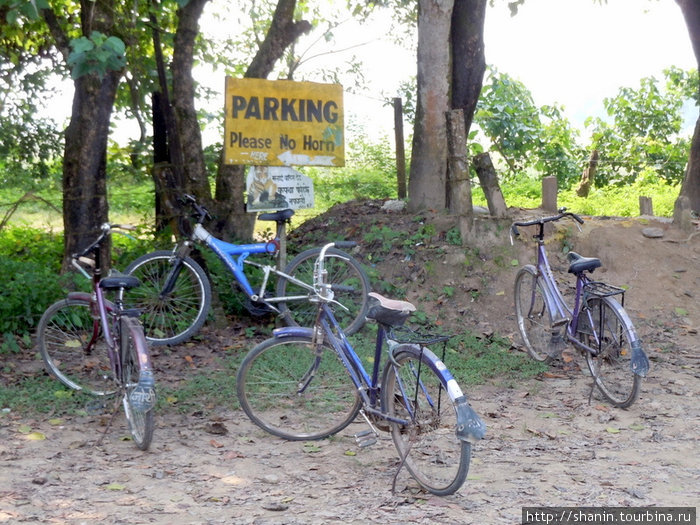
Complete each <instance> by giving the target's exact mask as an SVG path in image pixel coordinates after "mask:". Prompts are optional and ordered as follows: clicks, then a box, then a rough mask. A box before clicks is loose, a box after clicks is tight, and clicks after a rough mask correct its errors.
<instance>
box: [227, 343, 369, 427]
mask: <svg viewBox="0 0 700 525" xmlns="http://www.w3.org/2000/svg"><path fill="white" fill-rule="evenodd" d="M236 383H237V384H236V389H237V394H238V401H239V402H240V404H241V408H243V410H244V412H245V413H246V414H247V415H248V417H249V418H250V419H251V420H252V421H253V423H255V424H256V425H258V426H259V427H260V428H262V429H264V430H266V431H267V432H269V433H271V434H273V435H275V436H278V437H281V438H284V439H289V440H304V439H321V438H325V437H328V436H330V435H332V434H335V433H337V432H339V431H341V430H342V429H343V428H345V427H346V426H348V425H349V424H350V423H351V422H352V421H353V420H354V419H355V417H356V416H357V413H358V411H359V410H360V404H361V400H360V396H359V395H358V393H357V390H356V389H355V386H354V384H353V383H352V380H351V379H350V376H349V375H348V372H347V370H346V369H345V366H344V365H343V363H342V361H341V360H340V358H339V357H338V354H336V352H335V350H333V348H332V347H331V346H330V345H328V344H323V345H321V346H320V347H318V348H317V345H314V344H313V343H312V342H311V339H310V338H308V337H282V338H278V339H268V340H267V341H263V342H262V343H260V344H259V345H257V346H256V347H255V348H253V349H252V350H251V351H250V352H249V353H248V355H246V357H245V358H244V359H243V362H242V363H241V366H240V368H239V370H238V375H237V377H236Z"/></svg>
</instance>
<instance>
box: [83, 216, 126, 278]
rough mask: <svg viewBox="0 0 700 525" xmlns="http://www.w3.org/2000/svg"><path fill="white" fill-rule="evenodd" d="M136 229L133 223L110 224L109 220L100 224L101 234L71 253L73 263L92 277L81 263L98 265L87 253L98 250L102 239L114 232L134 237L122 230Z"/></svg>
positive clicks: (84, 273) (88, 276)
mask: <svg viewBox="0 0 700 525" xmlns="http://www.w3.org/2000/svg"><path fill="white" fill-rule="evenodd" d="M135 229H136V226H134V225H133V224H110V223H108V222H105V223H103V224H102V225H101V226H100V235H98V236H97V239H95V240H94V241H93V242H92V243H91V244H89V245H88V246H87V248H85V249H84V250H82V251H80V252H78V253H74V254H72V255H71V264H72V265H73V266H75V267H76V268H77V269H78V270H79V271H80V273H82V274H83V275H84V276H85V277H87V278H88V279H90V275H88V273H87V272H86V271H85V270H84V269H83V267H82V266H80V263H83V264H85V265H86V266H91V267H93V268H94V267H95V266H96V261H95V260H93V259H90V258H89V257H86V255H88V254H89V253H91V252H96V251H97V249H98V248H99V246H100V244H102V241H104V240H105V237H107V236H108V235H110V234H112V233H118V234H120V235H124V236H125V237H129V238H131V239H133V237H131V235H129V234H127V233H124V231H120V230H125V231H134V230H135Z"/></svg>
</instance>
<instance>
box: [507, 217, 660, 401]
mask: <svg viewBox="0 0 700 525" xmlns="http://www.w3.org/2000/svg"><path fill="white" fill-rule="evenodd" d="M564 218H569V219H572V220H573V221H575V224H576V225H577V227H578V228H579V230H580V229H581V228H580V226H579V224H583V222H584V221H583V219H582V218H581V217H579V216H578V215H576V214H574V213H570V212H567V211H566V208H561V209H560V210H559V212H558V214H557V215H554V216H551V217H542V218H539V219H535V220H531V221H525V222H514V223H513V224H512V226H511V243H512V242H513V237H512V236H513V235H515V236H516V237H517V236H518V235H520V232H519V231H518V227H528V226H537V233H536V234H535V235H534V236H533V238H534V239H535V240H536V241H537V244H536V254H537V263H536V264H535V265H534V266H533V265H531V264H527V265H525V266H523V267H522V268H520V270H519V271H518V273H517V275H516V277H515V294H514V300H515V314H516V318H517V322H518V329H519V331H520V335H521V336H522V339H523V342H524V343H525V347H526V348H527V351H528V353H529V354H530V356H532V357H533V358H534V359H536V360H537V361H542V362H551V361H552V360H554V359H555V358H556V357H557V356H558V355H559V354H560V353H561V351H562V350H563V348H564V346H565V345H566V343H567V342H569V343H572V344H573V345H574V346H575V347H576V348H578V349H579V350H580V351H581V352H582V353H583V354H584V356H585V359H586V363H587V365H588V369H589V371H590V373H591V376H592V377H593V385H592V386H591V393H590V395H589V402H590V399H591V397H592V395H593V391H594V389H595V388H596V387H597V388H598V389H599V390H600V392H601V393H602V394H603V396H604V397H605V399H607V400H608V401H609V402H610V403H612V404H613V405H614V406H616V407H619V408H627V407H629V406H630V405H632V403H634V401H635V400H636V399H637V397H638V395H639V390H640V385H641V381H642V378H643V377H645V376H646V374H647V372H648V370H649V360H648V358H647V356H646V354H645V353H644V350H642V343H641V341H640V340H639V338H638V336H637V333H636V331H635V329H634V326H633V324H632V321H631V319H630V317H629V315H628V314H627V312H626V311H625V309H624V293H625V290H624V289H623V288H619V287H617V286H612V285H609V284H606V283H603V282H601V281H593V280H592V279H591V278H590V277H589V276H588V275H587V274H586V272H588V273H593V271H594V270H595V269H596V268H600V267H601V266H602V263H601V261H600V259H598V258H595V257H583V256H581V255H579V254H578V253H576V252H569V253H568V254H567V259H568V262H569V267H568V273H571V274H573V275H574V276H575V277H576V293H575V298H574V303H573V308H572V307H570V306H569V305H568V304H567V303H566V301H565V300H564V297H563V295H562V293H561V291H560V290H559V288H558V286H557V282H556V280H555V278H554V275H553V273H552V270H551V267H550V265H549V261H548V259H547V252H546V249H545V245H544V233H545V231H544V230H545V224H547V223H550V222H555V221H558V220H561V219H564ZM617 297H619V298H620V301H618V300H617ZM630 375H631V377H629V376H630Z"/></svg>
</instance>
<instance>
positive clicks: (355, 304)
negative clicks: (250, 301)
mask: <svg viewBox="0 0 700 525" xmlns="http://www.w3.org/2000/svg"><path fill="white" fill-rule="evenodd" d="M320 253H321V248H312V249H310V250H306V251H304V252H301V253H300V254H299V255H297V256H296V257H295V258H294V259H293V260H292V261H291V262H290V263H289V264H288V265H287V267H286V268H285V269H284V273H285V274H287V275H289V276H291V277H294V278H296V279H298V280H299V281H301V282H303V283H307V284H309V285H311V284H313V282H314V279H313V275H314V264H315V263H316V259H318V255H319V254H320ZM325 268H326V270H327V271H328V282H329V283H330V284H331V289H332V290H333V294H334V299H335V300H336V301H338V302H339V303H340V304H341V305H343V306H344V307H345V308H347V310H346V309H345V308H342V307H340V306H338V305H334V304H331V305H330V306H331V308H332V309H333V315H335V318H336V319H337V320H338V323H339V324H340V326H341V327H342V329H343V332H345V334H346V335H351V334H354V333H355V332H357V331H358V330H360V328H362V327H363V326H364V324H365V314H366V313H367V303H368V302H369V298H368V296H367V294H368V293H369V292H370V285H369V278H368V277H367V274H366V273H365V271H364V270H363V269H362V265H361V264H360V263H359V262H358V261H357V260H355V259H354V258H353V257H352V256H350V255H349V254H347V253H345V252H343V251H341V250H338V249H335V248H332V249H330V250H328V251H327V252H326V260H325ZM309 295H310V292H309V290H308V289H306V288H304V287H302V286H299V285H298V284H294V283H293V282H291V281H289V279H287V278H286V277H284V276H280V277H279V280H278V281H277V296H278V297H287V298H289V297H294V296H296V297H297V299H293V300H292V299H288V300H287V301H285V302H281V303H279V310H280V314H281V316H282V319H283V321H284V322H285V323H286V324H287V325H289V326H312V325H313V323H314V320H315V319H316V314H317V312H318V308H317V307H316V305H315V304H314V303H311V302H309Z"/></svg>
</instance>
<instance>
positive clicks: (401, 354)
mask: <svg viewBox="0 0 700 525" xmlns="http://www.w3.org/2000/svg"><path fill="white" fill-rule="evenodd" d="M394 359H395V360H396V362H397V363H398V367H397V366H394V365H392V364H391V363H389V364H387V366H386V367H385V369H384V377H383V379H382V403H383V406H384V410H385V411H386V413H387V414H388V415H389V416H392V417H397V418H401V419H405V420H408V421H410V423H409V424H407V425H400V424H398V423H392V424H391V436H392V438H393V440H394V445H396V449H397V450H398V452H399V457H401V458H402V459H403V458H405V461H404V465H405V466H406V468H407V469H408V471H409V472H410V473H411V475H412V476H413V477H414V478H415V480H416V481H417V482H418V483H419V484H420V486H421V487H423V488H424V489H425V490H427V491H429V492H431V493H433V494H436V495H439V496H446V495H448V494H453V493H454V492H456V491H457V490H458V489H459V488H460V487H461V486H462V484H463V483H464V480H465V479H466V478H467V473H468V471H469V462H470V460H471V445H470V444H469V443H467V442H465V441H462V440H461V439H459V438H458V437H457V435H456V431H457V410H456V408H455V406H454V403H453V402H452V400H451V399H450V397H449V396H448V394H447V390H446V388H447V385H446V384H445V383H444V381H443V379H442V377H441V376H440V375H439V373H438V372H437V371H436V370H435V369H434V368H433V366H432V365H433V363H432V362H431V360H430V359H429V358H428V357H427V356H426V355H424V354H423V353H422V352H421V350H420V347H418V346H414V345H403V346H402V347H399V348H397V349H396V350H395V353H394Z"/></svg>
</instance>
